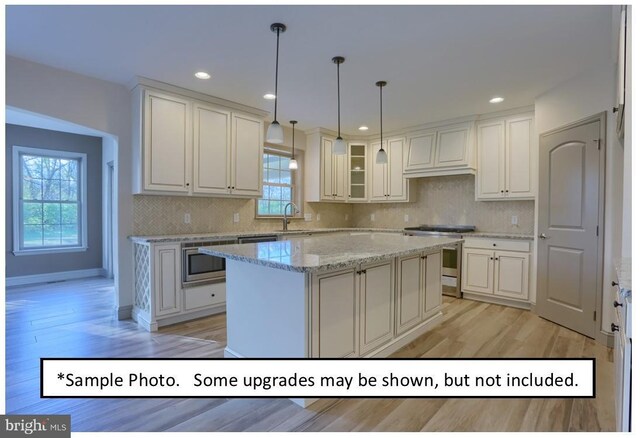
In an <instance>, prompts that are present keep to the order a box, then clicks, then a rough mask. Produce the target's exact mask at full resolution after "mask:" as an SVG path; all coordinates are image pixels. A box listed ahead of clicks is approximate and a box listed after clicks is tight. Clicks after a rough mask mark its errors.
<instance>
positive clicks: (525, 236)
mask: <svg viewBox="0 0 640 438" xmlns="http://www.w3.org/2000/svg"><path fill="white" fill-rule="evenodd" d="M464 235H465V236H472V237H483V238H484V237H486V238H492V239H516V240H533V234H515V233H494V232H488V231H473V232H471V233H464Z"/></svg>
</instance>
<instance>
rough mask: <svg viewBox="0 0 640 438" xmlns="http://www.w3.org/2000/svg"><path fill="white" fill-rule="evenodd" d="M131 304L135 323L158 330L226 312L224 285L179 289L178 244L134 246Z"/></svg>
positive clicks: (212, 284)
mask: <svg viewBox="0 0 640 438" xmlns="http://www.w3.org/2000/svg"><path fill="white" fill-rule="evenodd" d="M134 263H135V264H134V273H135V284H134V305H133V311H132V316H133V319H134V320H136V321H137V322H138V324H139V325H140V326H141V327H143V328H145V329H147V330H149V331H155V330H157V329H158V327H161V326H164V325H169V324H175V323H177V322H183V321H188V320H190V319H195V318H201V317H203V316H207V315H211V314H214V313H220V312H224V311H226V284H225V283H224V282H221V283H208V284H203V285H198V286H193V287H186V288H183V287H182V248H181V246H180V244H179V243H157V244H156V243H150V244H142V243H136V244H134Z"/></svg>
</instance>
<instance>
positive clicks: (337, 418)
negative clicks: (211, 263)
mask: <svg viewBox="0 0 640 438" xmlns="http://www.w3.org/2000/svg"><path fill="white" fill-rule="evenodd" d="M6 305H7V324H6V367H7V369H6V377H7V380H6V381H7V390H6V408H7V412H8V413H16V414H17V413H31V414H35V413H45V414H70V415H71V422H72V430H73V431H612V430H614V408H613V403H614V402H613V364H612V357H611V351H610V349H607V348H606V347H604V346H602V345H599V344H597V343H595V342H594V341H593V340H591V339H588V338H586V337H584V336H582V335H580V334H577V333H575V332H572V331H570V330H568V329H565V328H563V327H560V326H558V325H556V324H553V323H551V322H549V321H545V320H543V319H541V318H539V317H537V316H536V315H534V314H532V313H530V312H528V311H523V310H518V309H514V308H509V307H503V306H498V305H493V304H484V303H478V302H474V301H469V300H455V299H451V298H445V304H444V313H445V316H444V319H443V321H442V323H440V324H439V325H438V326H437V327H435V328H434V329H433V330H432V331H430V332H429V333H427V334H425V335H424V336H422V337H420V338H419V339H417V340H415V341H414V342H412V343H411V344H409V345H407V346H406V347H405V348H403V349H402V350H400V351H398V352H397V353H396V354H395V355H394V356H396V357H595V358H596V360H597V366H596V370H597V398H594V399H490V400H485V399H324V400H321V401H319V402H318V403H316V404H314V405H312V406H311V408H308V409H303V408H301V407H299V406H297V405H295V404H293V403H292V402H290V401H289V400H286V399H255V400H253V399H41V398H39V359H40V357H221V356H222V355H223V349H224V347H225V344H226V329H225V316H224V315H218V316H213V317H209V318H203V319H200V320H197V321H192V322H188V323H183V324H177V325H174V326H171V327H166V328H163V329H161V330H160V331H159V332H158V333H147V332H145V331H142V330H140V329H138V328H137V327H136V325H135V324H134V323H133V322H132V321H117V320H115V319H114V317H113V310H112V309H113V287H112V283H111V282H110V281H108V280H105V279H90V280H83V281H69V282H62V283H54V284H47V285H40V286H26V287H20V288H13V289H10V290H8V291H7V294H6Z"/></svg>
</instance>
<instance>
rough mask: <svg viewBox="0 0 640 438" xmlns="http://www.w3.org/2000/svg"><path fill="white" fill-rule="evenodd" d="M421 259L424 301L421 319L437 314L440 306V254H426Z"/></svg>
mask: <svg viewBox="0 0 640 438" xmlns="http://www.w3.org/2000/svg"><path fill="white" fill-rule="evenodd" d="M423 257H425V258H424V259H423V267H424V276H423V281H424V299H423V300H422V319H425V318H426V317H428V316H430V315H432V314H433V313H434V312H437V311H438V309H439V308H440V306H441V305H442V252H441V251H438V252H434V253H431V254H426V255H424V256H423Z"/></svg>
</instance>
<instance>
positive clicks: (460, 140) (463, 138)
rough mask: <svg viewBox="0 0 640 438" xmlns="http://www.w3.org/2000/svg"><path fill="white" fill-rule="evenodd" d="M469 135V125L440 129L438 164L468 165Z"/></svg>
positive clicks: (448, 165)
mask: <svg viewBox="0 0 640 438" xmlns="http://www.w3.org/2000/svg"><path fill="white" fill-rule="evenodd" d="M468 137H469V129H468V128H467V127H457V128H451V129H446V130H442V131H438V140H437V153H436V166H437V167H450V166H466V165H467V164H468V163H467V160H468V157H467V152H468V151H467V143H468Z"/></svg>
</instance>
